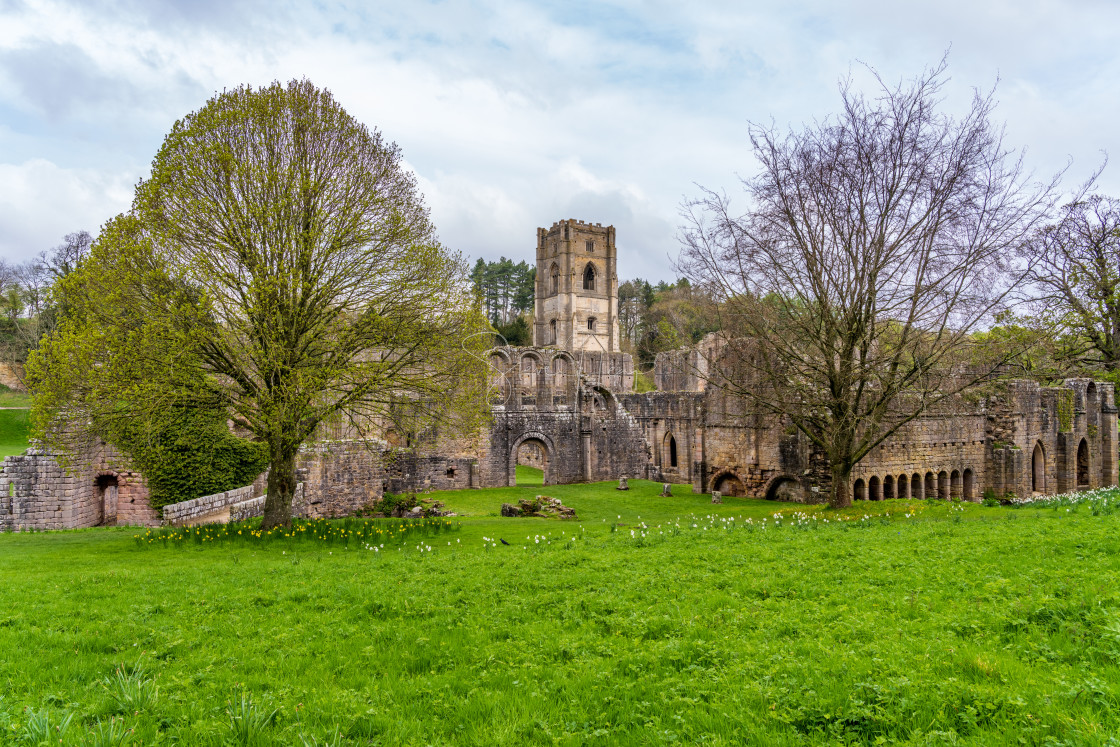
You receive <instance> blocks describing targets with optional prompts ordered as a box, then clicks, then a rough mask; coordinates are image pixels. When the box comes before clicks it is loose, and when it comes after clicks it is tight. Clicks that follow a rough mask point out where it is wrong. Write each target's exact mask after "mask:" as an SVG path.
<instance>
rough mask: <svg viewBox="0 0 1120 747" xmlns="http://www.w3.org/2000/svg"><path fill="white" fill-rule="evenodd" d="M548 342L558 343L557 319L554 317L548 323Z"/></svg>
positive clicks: (551, 343) (550, 343)
mask: <svg viewBox="0 0 1120 747" xmlns="http://www.w3.org/2000/svg"><path fill="white" fill-rule="evenodd" d="M548 344H549V345H555V344H556V320H555V319H553V320H552V321H551V322H549V323H548Z"/></svg>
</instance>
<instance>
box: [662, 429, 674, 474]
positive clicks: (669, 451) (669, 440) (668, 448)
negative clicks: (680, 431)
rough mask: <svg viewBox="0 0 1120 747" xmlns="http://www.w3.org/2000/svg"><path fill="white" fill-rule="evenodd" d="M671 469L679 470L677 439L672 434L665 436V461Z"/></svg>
mask: <svg viewBox="0 0 1120 747" xmlns="http://www.w3.org/2000/svg"><path fill="white" fill-rule="evenodd" d="M664 464H667V465H668V466H669V467H671V468H673V469H676V468H677V439H676V437H675V436H673V434H672V433H669V434H666V436H665V461H664Z"/></svg>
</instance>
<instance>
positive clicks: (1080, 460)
mask: <svg viewBox="0 0 1120 747" xmlns="http://www.w3.org/2000/svg"><path fill="white" fill-rule="evenodd" d="M1077 487H1078V489H1082V488H1087V487H1089V444H1088V443H1087V442H1086V441H1085V439H1081V443H1079V444H1077Z"/></svg>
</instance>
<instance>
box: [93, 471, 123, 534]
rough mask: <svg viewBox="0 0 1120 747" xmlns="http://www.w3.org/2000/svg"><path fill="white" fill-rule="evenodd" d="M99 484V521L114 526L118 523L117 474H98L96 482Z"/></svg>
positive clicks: (101, 523)
mask: <svg viewBox="0 0 1120 747" xmlns="http://www.w3.org/2000/svg"><path fill="white" fill-rule="evenodd" d="M94 484H95V485H96V486H97V503H98V506H97V509H98V517H97V523H98V524H99V525H103V526H114V525H116V523H117V487H118V485H117V476H116V475H98V476H97V480H96V482H95V483H94Z"/></svg>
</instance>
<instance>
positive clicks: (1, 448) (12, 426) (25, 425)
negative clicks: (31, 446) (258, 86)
mask: <svg viewBox="0 0 1120 747" xmlns="http://www.w3.org/2000/svg"><path fill="white" fill-rule="evenodd" d="M30 412H31V411H30V410H0V458H2V457H6V456H10V455H12V454H22V453H23V452H25V451H27V447H28V437H29V435H30V428H31V424H30V421H29V419H28V414H29V413H30Z"/></svg>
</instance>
